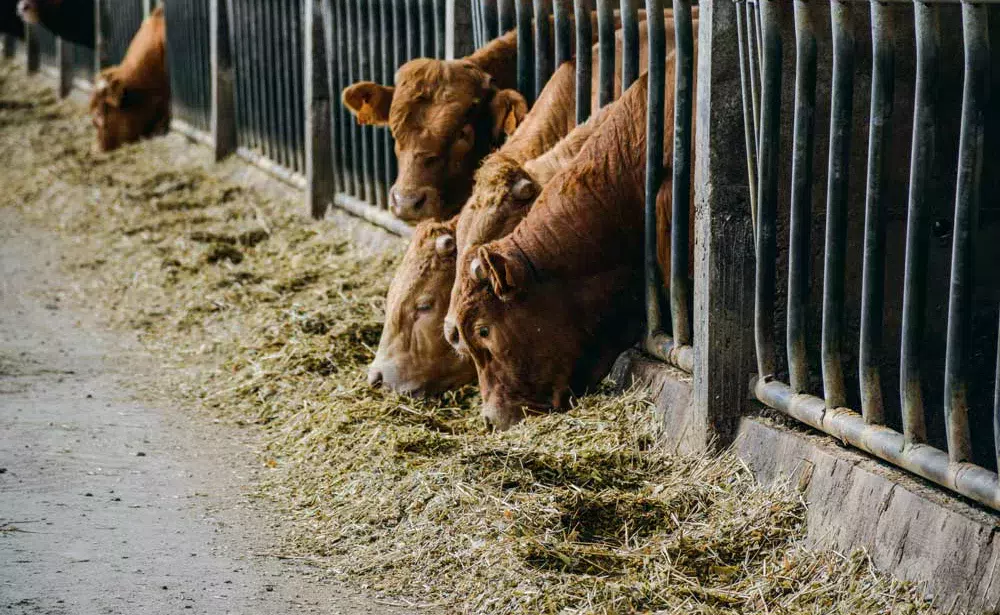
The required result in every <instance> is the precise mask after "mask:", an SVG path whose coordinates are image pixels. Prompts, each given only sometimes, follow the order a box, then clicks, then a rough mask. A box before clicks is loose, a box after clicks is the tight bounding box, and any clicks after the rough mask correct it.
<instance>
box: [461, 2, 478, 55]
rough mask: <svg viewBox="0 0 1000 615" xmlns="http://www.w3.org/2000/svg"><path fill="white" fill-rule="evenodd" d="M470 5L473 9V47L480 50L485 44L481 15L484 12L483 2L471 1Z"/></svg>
mask: <svg viewBox="0 0 1000 615" xmlns="http://www.w3.org/2000/svg"><path fill="white" fill-rule="evenodd" d="M459 1H461V0H459ZM469 3H470V7H471V8H472V46H473V47H475V48H476V49H479V48H480V47H481V46H482V44H483V32H482V23H483V19H482V17H481V15H480V14H481V13H482V10H483V5H482V0H469Z"/></svg>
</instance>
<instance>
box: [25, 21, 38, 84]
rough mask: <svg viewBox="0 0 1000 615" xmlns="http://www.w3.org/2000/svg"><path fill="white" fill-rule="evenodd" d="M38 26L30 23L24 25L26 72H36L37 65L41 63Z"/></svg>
mask: <svg viewBox="0 0 1000 615" xmlns="http://www.w3.org/2000/svg"><path fill="white" fill-rule="evenodd" d="M38 30H39V28H38V26H36V25H32V24H25V25H24V41H25V53H24V55H25V69H26V70H27V72H28V74H29V75H31V74H33V73H37V72H38V67H39V66H40V65H41V59H42V54H41V45H39V40H38Z"/></svg>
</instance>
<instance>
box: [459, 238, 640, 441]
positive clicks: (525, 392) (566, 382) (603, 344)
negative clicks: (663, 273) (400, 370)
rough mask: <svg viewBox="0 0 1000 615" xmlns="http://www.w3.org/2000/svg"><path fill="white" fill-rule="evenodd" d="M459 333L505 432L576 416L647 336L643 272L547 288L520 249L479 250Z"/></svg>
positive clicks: (489, 412) (611, 273) (490, 410)
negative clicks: (530, 418)
mask: <svg viewBox="0 0 1000 615" xmlns="http://www.w3.org/2000/svg"><path fill="white" fill-rule="evenodd" d="M469 268H470V274H471V275H470V276H468V277H466V278H465V279H464V280H463V282H462V284H461V289H460V290H459V297H458V298H457V302H456V303H457V324H458V329H459V333H460V335H461V336H462V338H463V340H464V342H465V344H466V346H467V348H468V352H469V354H470V355H471V356H472V359H473V361H474V362H475V365H476V373H477V376H478V379H479V388H480V393H481V394H482V397H483V407H482V412H483V415H484V417H485V418H486V420H487V421H489V422H490V423H491V424H492V425H493V426H494V427H495V428H497V429H501V430H504V429H508V428H510V427H511V426H513V425H515V424H516V423H518V422H520V421H521V420H522V419H523V418H524V417H525V416H526V415H527V414H530V413H536V412H542V411H546V410H550V409H553V408H556V409H564V408H567V407H568V405H569V402H570V399H571V398H572V396H573V395H577V394H580V393H582V392H583V391H584V390H586V389H587V388H588V387H590V386H593V385H595V384H597V383H598V382H599V381H600V379H601V378H603V377H604V375H605V374H606V373H607V371H608V370H609V369H610V367H611V364H612V363H613V361H614V360H615V358H616V357H617V356H618V354H620V353H621V352H622V351H623V350H625V349H626V348H627V347H628V346H629V345H630V344H631V343H634V341H635V340H636V339H637V336H638V335H639V334H640V333H641V330H642V329H641V327H642V309H641V305H642V302H641V294H642V293H641V291H642V284H641V271H639V272H637V271H635V270H634V268H632V267H619V268H616V269H611V270H606V271H602V272H599V273H596V274H593V275H589V276H587V277H583V278H576V279H567V280H554V279H550V280H540V279H539V278H538V276H537V274H536V272H535V271H534V269H533V268H532V265H531V263H530V262H529V261H528V260H527V258H526V257H525V256H524V255H523V254H522V253H520V250H519V249H518V248H517V247H516V245H514V244H513V242H510V241H502V242H494V243H492V244H487V245H486V246H482V247H480V248H478V249H477V250H476V253H475V255H474V257H473V258H471V260H469Z"/></svg>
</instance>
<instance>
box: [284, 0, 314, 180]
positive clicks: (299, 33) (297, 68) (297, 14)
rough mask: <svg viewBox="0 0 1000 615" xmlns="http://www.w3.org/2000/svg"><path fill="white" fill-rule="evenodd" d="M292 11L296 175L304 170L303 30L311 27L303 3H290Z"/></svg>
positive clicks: (291, 48) (299, 0)
mask: <svg viewBox="0 0 1000 615" xmlns="http://www.w3.org/2000/svg"><path fill="white" fill-rule="evenodd" d="M292 6H294V7H295V8H294V10H292V11H291V15H293V19H292V26H293V27H292V34H293V37H292V43H291V45H290V46H289V47H290V50H291V52H292V56H293V59H292V66H291V68H292V85H293V86H294V89H293V97H292V99H293V100H294V101H295V104H294V105H292V109H293V110H294V111H295V113H294V117H295V130H293V131H292V136H293V138H294V139H295V141H294V142H295V144H296V146H295V153H296V161H295V170H296V171H297V172H298V173H305V170H306V160H305V156H306V143H305V140H306V117H305V109H306V106H305V102H304V101H305V75H304V72H305V56H304V50H305V43H304V38H305V34H306V33H305V28H307V27H311V24H306V23H305V19H304V17H303V3H302V1H301V0H294V2H293V3H292Z"/></svg>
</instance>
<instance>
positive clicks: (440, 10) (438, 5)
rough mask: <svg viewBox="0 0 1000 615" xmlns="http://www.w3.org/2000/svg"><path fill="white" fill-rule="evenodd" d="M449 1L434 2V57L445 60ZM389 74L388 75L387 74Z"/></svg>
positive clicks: (436, 0)
mask: <svg viewBox="0 0 1000 615" xmlns="http://www.w3.org/2000/svg"><path fill="white" fill-rule="evenodd" d="M446 3H447V0H433V4H434V57H435V58H438V59H439V60H443V59H444V58H445V55H447V37H446V34H447V27H446V26H445V11H446V6H445V4H446ZM387 74H388V73H387Z"/></svg>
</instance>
